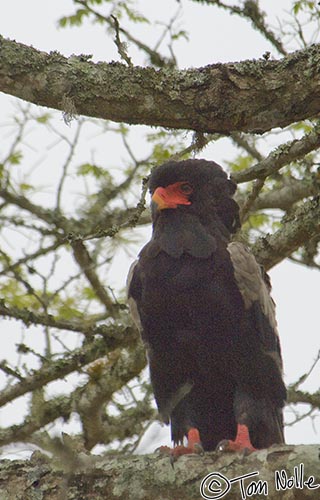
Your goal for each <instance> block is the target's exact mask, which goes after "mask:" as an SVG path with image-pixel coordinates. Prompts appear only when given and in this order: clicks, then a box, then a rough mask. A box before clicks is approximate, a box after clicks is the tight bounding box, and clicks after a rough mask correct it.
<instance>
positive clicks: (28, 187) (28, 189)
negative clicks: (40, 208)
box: [19, 182, 33, 191]
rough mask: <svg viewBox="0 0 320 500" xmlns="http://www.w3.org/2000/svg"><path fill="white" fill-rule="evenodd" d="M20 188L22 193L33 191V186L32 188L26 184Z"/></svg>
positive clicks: (23, 183) (20, 185)
mask: <svg viewBox="0 0 320 500" xmlns="http://www.w3.org/2000/svg"><path fill="white" fill-rule="evenodd" d="M19 187H20V189H21V191H30V190H31V189H33V186H31V184H26V183H25V182H22V183H21V184H19Z"/></svg>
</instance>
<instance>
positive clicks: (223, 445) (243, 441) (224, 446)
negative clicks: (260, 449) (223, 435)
mask: <svg viewBox="0 0 320 500" xmlns="http://www.w3.org/2000/svg"><path fill="white" fill-rule="evenodd" d="M217 449H218V450H219V451H241V450H244V451H247V452H250V453H251V452H252V451H256V448H254V447H253V446H252V444H251V441H250V436H249V430H248V427H247V426H246V425H244V424H238V427H237V435H236V439H235V440H234V441H232V440H231V439H226V440H223V441H221V442H220V443H219V444H218V446H217Z"/></svg>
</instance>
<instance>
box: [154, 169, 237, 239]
mask: <svg viewBox="0 0 320 500" xmlns="http://www.w3.org/2000/svg"><path fill="white" fill-rule="evenodd" d="M149 188H150V193H151V197H152V203H151V208H152V217H153V221H154V222H155V221H156V220H157V218H158V217H159V215H161V213H164V211H166V212H167V211H168V210H171V211H172V210H174V211H175V212H176V211H178V212H181V213H184V214H187V213H190V214H193V215H196V216H198V217H199V218H200V220H201V221H202V223H204V224H210V223H212V222H213V221H214V220H216V221H218V220H219V221H220V222H222V223H223V225H224V226H225V228H226V229H227V230H228V231H229V233H234V232H235V231H236V230H237V229H238V228H239V227H240V222H239V207H238V205H237V203H236V202H235V201H234V200H233V198H232V196H233V194H234V193H235V190H236V184H235V183H234V182H233V181H231V180H230V179H228V176H227V174H226V173H225V172H224V171H223V169H222V168H221V167H220V165H218V164H217V163H215V162H213V161H207V160H184V161H179V162H176V161H170V162H168V163H165V164H163V165H161V166H159V167H156V168H155V169H154V170H153V172H152V174H151V177H150V180H149ZM166 215H167V214H166Z"/></svg>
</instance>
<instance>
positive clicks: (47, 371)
mask: <svg viewBox="0 0 320 500" xmlns="http://www.w3.org/2000/svg"><path fill="white" fill-rule="evenodd" d="M109 330H111V331H112V327H111V328H109ZM113 333H115V332H113ZM118 333H119V334H120V335H119V337H118V338H116V337H115V336H113V337H111V338H110V339H109V340H110V342H108V341H106V340H107V339H106V338H101V337H100V338H96V339H95V340H94V341H92V342H90V343H88V344H86V345H85V346H83V347H81V348H80V349H75V350H74V351H73V352H72V353H71V354H69V355H66V354H64V355H63V357H62V358H61V359H59V360H57V361H52V360H51V361H50V364H49V363H48V364H46V365H45V366H42V367H41V368H40V369H39V370H37V371H34V372H33V373H32V374H31V375H29V376H27V377H25V378H24V380H23V381H20V382H18V383H17V384H15V385H12V386H10V387H8V388H6V389H4V390H3V391H1V392H0V406H3V405H5V404H7V403H9V402H10V401H13V400H14V399H16V398H18V397H20V396H23V395H24V394H27V393H28V392H31V391H34V390H36V389H39V388H41V387H44V386H45V385H47V384H48V383H49V382H52V381H53V380H57V379H61V378H64V377H65V376H66V375H69V374H70V373H72V372H74V371H81V369H82V367H84V366H85V365H87V364H88V363H91V362H92V361H94V360H95V359H97V358H101V357H103V356H105V355H106V354H107V353H108V352H109V351H110V350H114V349H116V348H117V347H119V346H120V345H125V344H127V345H128V340H129V338H128V339H126V338H125V336H124V335H123V329H122V331H121V328H119V329H118ZM130 340H131V341H132V338H131V339H130ZM130 340H129V343H130Z"/></svg>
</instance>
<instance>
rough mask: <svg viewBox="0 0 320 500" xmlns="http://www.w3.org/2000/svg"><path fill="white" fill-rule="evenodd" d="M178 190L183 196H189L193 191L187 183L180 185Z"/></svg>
mask: <svg viewBox="0 0 320 500" xmlns="http://www.w3.org/2000/svg"><path fill="white" fill-rule="evenodd" d="M179 189H180V191H181V193H183V194H191V193H192V191H193V189H192V186H191V185H190V184H189V183H188V182H184V183H183V184H181V185H180V186H179Z"/></svg>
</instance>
